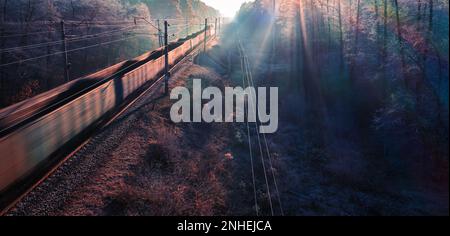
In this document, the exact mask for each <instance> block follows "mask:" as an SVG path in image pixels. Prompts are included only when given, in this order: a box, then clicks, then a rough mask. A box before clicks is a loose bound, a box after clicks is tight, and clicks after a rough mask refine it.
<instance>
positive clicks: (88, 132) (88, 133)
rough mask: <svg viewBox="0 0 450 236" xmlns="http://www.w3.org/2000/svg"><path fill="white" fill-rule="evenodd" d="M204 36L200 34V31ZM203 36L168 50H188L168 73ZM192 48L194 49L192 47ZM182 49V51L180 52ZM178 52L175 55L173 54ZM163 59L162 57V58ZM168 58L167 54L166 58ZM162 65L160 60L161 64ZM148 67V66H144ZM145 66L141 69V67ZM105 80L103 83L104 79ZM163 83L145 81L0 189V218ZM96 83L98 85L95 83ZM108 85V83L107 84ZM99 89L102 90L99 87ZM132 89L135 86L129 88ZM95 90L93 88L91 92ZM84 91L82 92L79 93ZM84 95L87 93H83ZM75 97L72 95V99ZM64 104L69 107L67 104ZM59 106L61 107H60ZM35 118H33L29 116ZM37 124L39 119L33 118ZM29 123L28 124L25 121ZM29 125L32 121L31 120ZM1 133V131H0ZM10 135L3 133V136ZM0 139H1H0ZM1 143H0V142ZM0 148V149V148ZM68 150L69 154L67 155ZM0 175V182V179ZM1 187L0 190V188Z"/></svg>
mask: <svg viewBox="0 0 450 236" xmlns="http://www.w3.org/2000/svg"><path fill="white" fill-rule="evenodd" d="M203 32H204V31H203ZM203 34H204V33H201V32H200V34H198V35H197V36H196V37H194V38H193V39H188V40H186V41H185V42H184V43H181V44H180V45H179V46H178V47H175V48H173V49H172V51H171V52H170V53H172V52H173V55H179V54H176V53H182V50H186V48H190V50H188V51H187V53H182V54H183V56H181V57H179V58H175V57H173V58H172V60H170V62H171V68H170V73H175V72H176V71H177V70H178V69H179V68H180V66H181V65H183V64H184V62H186V60H189V59H191V58H193V57H195V56H196V55H197V54H198V53H199V52H200V50H202V49H203V40H202V38H201V36H202V35H203ZM208 36H209V37H208V39H207V44H209V43H210V42H211V40H212V39H214V38H215V37H213V36H212V35H211V34H210V35H208ZM194 44H195V45H194ZM186 45H190V47H185V46H186ZM180 49H182V50H180ZM177 50H178V51H177ZM174 51H175V52H174ZM162 58H163V57H162ZM169 58H171V57H170V54H169ZM160 59H161V57H159V58H158V59H156V60H160ZM161 61H162V60H161ZM147 63H149V62H147ZM144 65H145V63H143V64H142V65H141V67H143V66H144ZM139 68H140V67H138V68H136V69H135V70H134V71H136V70H139ZM124 72H125V75H124V77H126V76H127V73H134V72H133V70H131V71H124ZM108 79H110V80H113V79H114V78H108ZM105 80H106V79H105ZM105 80H102V81H101V82H103V83H108V81H105ZM162 81H164V75H162V76H161V74H160V73H157V77H156V79H153V80H150V81H146V82H145V83H142V84H141V85H140V86H139V87H138V88H136V90H135V91H134V92H133V94H132V95H130V97H127V98H126V99H123V102H122V103H121V105H120V106H117V107H115V108H114V111H113V112H108V114H105V115H104V116H103V118H102V119H101V120H98V121H95V122H94V123H93V124H91V125H89V127H86V128H85V129H84V130H83V131H82V132H80V133H79V134H78V135H77V136H76V137H74V138H73V139H72V140H70V141H69V142H68V143H65V144H63V145H61V146H60V147H59V148H58V149H59V150H58V151H57V152H55V153H52V154H51V156H49V157H47V158H48V159H49V160H48V161H45V163H44V164H41V165H39V166H37V167H35V168H33V169H32V170H31V171H30V172H29V173H27V174H26V175H25V177H23V176H20V180H17V181H15V183H13V184H12V185H10V186H9V187H8V188H7V189H6V190H3V189H1V188H0V190H1V191H0V215H5V214H6V213H7V212H8V211H9V210H10V209H11V208H13V207H14V206H15V205H16V204H17V203H18V202H20V200H21V199H23V198H24V197H25V196H27V195H28V194H29V193H30V192H31V191H33V189H35V188H36V187H37V186H39V185H40V184H41V183H43V182H44V181H45V180H46V179H47V178H48V177H49V176H51V175H52V174H53V173H54V172H55V171H56V170H57V169H58V168H59V167H61V166H62V165H63V164H64V163H65V162H66V161H67V160H69V159H70V158H71V157H72V156H73V155H74V154H75V153H76V152H77V151H79V150H80V149H81V148H82V147H83V146H85V145H86V144H87V143H88V142H89V141H90V139H91V137H93V135H94V134H96V132H98V131H99V130H101V129H102V128H103V127H105V126H108V125H109V124H111V123H112V122H114V120H116V119H117V118H118V117H120V116H121V115H122V114H123V113H124V112H125V111H127V109H128V108H129V107H131V106H132V105H133V104H135V103H136V102H138V101H140V100H141V99H142V98H143V97H145V95H146V94H148V93H149V92H151V91H153V90H154V89H155V88H158V86H159V85H160V84H161V82H162ZM98 83H100V82H98ZM109 83H111V82H109ZM99 86H102V85H101V84H100V85H99ZM132 86H136V85H132ZM94 89H95V88H94ZM82 91H84V90H82ZM86 93H89V91H87V92H86ZM76 94H78V95H80V97H81V96H83V95H84V94H82V93H76ZM73 96H75V95H73ZM66 104H70V101H69V102H67V103H66ZM64 106H65V105H64V104H63V105H62V106H61V107H64ZM53 112H54V111H53ZM21 114H22V116H21V117H19V118H16V120H20V122H25V121H27V119H23V116H25V114H26V112H24V113H21ZM33 115H35V114H33ZM37 120H39V118H37ZM28 121H30V120H28ZM31 122H33V120H31ZM7 130H8V131H9V132H10V133H13V132H14V131H16V130H19V131H20V127H19V128H18V129H7ZM3 131H5V129H3ZM10 133H6V134H7V135H8V134H10ZM0 137H2V138H3V139H4V137H3V136H0ZM0 141H1V139H0ZM0 148H1V147H0ZM68 150H70V151H68ZM0 164H1V158H0ZM1 174H2V173H0V178H1ZM0 187H1V186H0Z"/></svg>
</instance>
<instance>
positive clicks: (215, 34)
mask: <svg viewBox="0 0 450 236" xmlns="http://www.w3.org/2000/svg"><path fill="white" fill-rule="evenodd" d="M214 37H217V17H216V23H215V24H214Z"/></svg>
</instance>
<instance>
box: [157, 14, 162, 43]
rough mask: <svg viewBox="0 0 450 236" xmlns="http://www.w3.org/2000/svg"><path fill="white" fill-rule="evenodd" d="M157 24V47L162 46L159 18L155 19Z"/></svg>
mask: <svg viewBox="0 0 450 236" xmlns="http://www.w3.org/2000/svg"><path fill="white" fill-rule="evenodd" d="M157 24H158V42H159V47H162V46H163V42H162V35H161V26H160V21H159V19H158V20H157Z"/></svg>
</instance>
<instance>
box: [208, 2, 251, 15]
mask: <svg viewBox="0 0 450 236" xmlns="http://www.w3.org/2000/svg"><path fill="white" fill-rule="evenodd" d="M202 1H203V2H205V3H206V4H208V5H209V6H212V7H214V8H216V9H217V10H219V11H220V13H222V14H223V15H224V16H226V17H233V16H234V15H235V14H236V13H237V11H239V8H241V5H242V3H244V2H251V1H252V0H202Z"/></svg>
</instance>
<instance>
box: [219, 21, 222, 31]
mask: <svg viewBox="0 0 450 236" xmlns="http://www.w3.org/2000/svg"><path fill="white" fill-rule="evenodd" d="M221 22H222V17H219V34H220V33H222V23H221Z"/></svg>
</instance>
